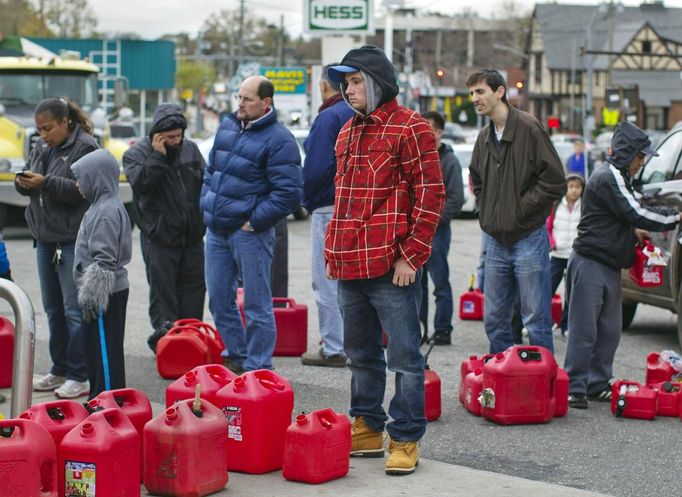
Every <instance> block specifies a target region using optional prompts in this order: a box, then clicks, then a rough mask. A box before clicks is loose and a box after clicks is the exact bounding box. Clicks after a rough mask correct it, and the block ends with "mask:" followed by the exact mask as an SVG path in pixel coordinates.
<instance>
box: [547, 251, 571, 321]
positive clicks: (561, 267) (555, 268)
mask: <svg viewBox="0 0 682 497" xmlns="http://www.w3.org/2000/svg"><path fill="white" fill-rule="evenodd" d="M549 266H550V269H551V272H552V296H554V294H555V293H556V289H557V288H559V283H561V280H562V279H563V278H564V271H566V266H568V259H561V258H559V257H550V258H549ZM567 329H568V299H567V298H565V299H564V309H563V312H562V314H561V331H564V332H565V331H566V330H567Z"/></svg>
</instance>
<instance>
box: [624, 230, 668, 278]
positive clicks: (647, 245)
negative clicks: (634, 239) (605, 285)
mask: <svg viewBox="0 0 682 497" xmlns="http://www.w3.org/2000/svg"><path fill="white" fill-rule="evenodd" d="M655 249H656V247H654V244H653V243H651V241H650V240H644V242H642V244H638V245H637V246H636V247H635V263H634V264H633V265H632V267H631V268H630V279H631V280H632V281H634V282H635V283H637V284H638V285H639V286H641V287H651V286H661V285H662V284H663V266H650V265H649V256H648V255H647V254H648V253H651V252H653V251H654V250H655Z"/></svg>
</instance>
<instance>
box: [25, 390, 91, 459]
mask: <svg viewBox="0 0 682 497" xmlns="http://www.w3.org/2000/svg"><path fill="white" fill-rule="evenodd" d="M19 417H20V418H22V419H30V420H31V421H35V422H36V423H38V424H39V425H40V426H42V427H43V428H45V429H46V430H47V432H48V433H49V434H50V435H51V436H52V439H53V440H54V444H55V447H57V449H59V444H60V443H61V441H62V438H64V435H66V434H67V433H68V432H70V431H71V430H72V429H73V428H74V427H75V426H76V425H78V424H80V423H81V422H82V421H83V420H84V419H85V418H87V417H88V411H86V410H85V408H84V407H83V406H82V405H81V404H79V403H78V402H75V401H73V400H52V401H50V402H41V403H40V404H33V405H32V406H31V407H29V408H28V409H26V410H25V411H24V412H22V413H21V414H19Z"/></svg>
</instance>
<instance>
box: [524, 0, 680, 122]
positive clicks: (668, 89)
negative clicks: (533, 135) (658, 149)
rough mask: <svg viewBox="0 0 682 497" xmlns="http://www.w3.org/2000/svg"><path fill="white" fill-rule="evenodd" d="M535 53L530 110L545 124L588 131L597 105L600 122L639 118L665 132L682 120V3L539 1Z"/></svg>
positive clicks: (531, 44) (532, 38) (530, 66)
mask: <svg viewBox="0 0 682 497" xmlns="http://www.w3.org/2000/svg"><path fill="white" fill-rule="evenodd" d="M528 53H529V58H528V60H527V71H528V76H527V77H528V81H527V85H526V88H527V92H528V99H529V105H528V107H529V108H528V110H529V111H530V112H531V113H532V114H534V115H535V116H536V117H538V119H540V120H542V121H543V122H547V119H548V118H549V117H550V116H553V117H559V118H560V120H561V124H562V128H564V129H572V130H577V131H581V130H582V125H583V122H585V117H586V114H588V113H589V111H590V110H592V111H593V113H594V118H595V121H596V123H597V124H598V125H599V124H612V123H613V122H614V120H615V119H617V120H624V119H631V120H635V119H636V123H637V124H638V125H639V126H641V127H643V128H647V129H659V130H665V129H669V128H671V127H672V126H673V125H674V124H675V123H676V122H677V121H679V120H682V9H680V8H669V7H666V6H665V4H664V3H663V2H661V1H653V2H645V3H642V4H641V5H639V6H635V7H626V6H623V5H622V4H620V3H617V2H605V3H602V4H599V5H566V4H557V3H548V4H537V5H536V7H535V9H534V11H533V16H532V21H531V29H530V34H529V39H528ZM590 65H591V69H592V71H591V72H592V77H591V78H590V77H589V73H590V70H589V69H590ZM590 79H591V80H592V85H591V92H590V84H589V80H590ZM590 94H591V95H592V99H591V100H592V105H590V104H589V103H588V100H589V96H590Z"/></svg>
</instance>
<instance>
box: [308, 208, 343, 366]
mask: <svg viewBox="0 0 682 497" xmlns="http://www.w3.org/2000/svg"><path fill="white" fill-rule="evenodd" d="M332 211H333V208H332V207H329V208H326V207H323V208H321V209H315V210H314V211H313V216H312V222H311V226H310V239H311V240H310V241H311V244H312V272H313V293H314V294H315V304H317V317H318V319H319V325H320V338H322V350H323V351H324V353H325V355H328V356H332V355H338V354H340V353H342V352H343V320H342V319H341V311H340V310H339V301H338V282H337V281H336V280H330V279H329V278H327V274H326V268H325V260H324V235H325V233H326V232H327V225H328V224H329V221H330V220H331V218H332Z"/></svg>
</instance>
